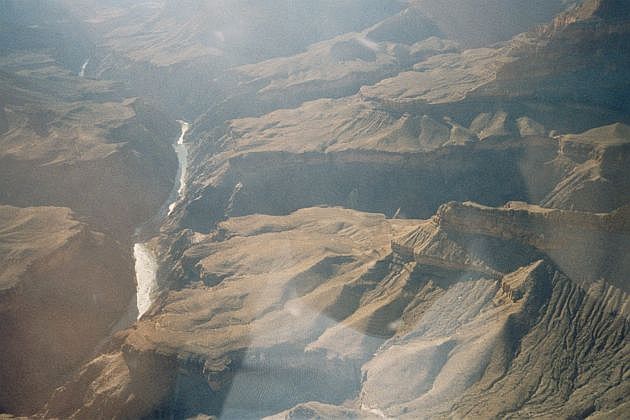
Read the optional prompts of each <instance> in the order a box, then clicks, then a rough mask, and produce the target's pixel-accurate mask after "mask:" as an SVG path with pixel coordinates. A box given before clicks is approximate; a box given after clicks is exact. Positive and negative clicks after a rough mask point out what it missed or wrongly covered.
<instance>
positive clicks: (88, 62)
mask: <svg viewBox="0 0 630 420" xmlns="http://www.w3.org/2000/svg"><path fill="white" fill-rule="evenodd" d="M88 64H90V59H89V58H88V59H87V60H85V62H84V63H83V65H82V66H81V71H80V72H79V77H85V69H86V68H87V66H88Z"/></svg>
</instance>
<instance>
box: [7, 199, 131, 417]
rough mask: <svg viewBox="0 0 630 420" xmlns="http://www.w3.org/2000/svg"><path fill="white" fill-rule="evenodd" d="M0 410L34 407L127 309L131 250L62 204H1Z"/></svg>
mask: <svg viewBox="0 0 630 420" xmlns="http://www.w3.org/2000/svg"><path fill="white" fill-rule="evenodd" d="M0 267H2V269H1V270H0V336H1V337H2V341H3V345H2V363H1V364H0V383H1V384H2V386H1V387H0V411H2V412H5V411H8V412H12V413H15V414H18V413H19V414H32V413H33V412H34V411H35V410H37V408H38V407H40V406H41V405H42V404H43V402H44V401H45V400H46V399H47V398H48V397H49V395H50V394H51V393H52V391H53V390H54V389H55V388H56V386H58V385H59V384H60V383H61V380H62V378H63V377H64V375H66V374H68V373H69V372H70V371H71V370H72V369H73V368H74V367H75V366H76V365H77V364H79V363H81V362H83V361H84V359H85V358H86V357H88V356H89V355H90V354H91V353H92V352H93V350H94V348H95V347H96V345H97V344H98V342H99V341H100V340H102V339H103V337H105V336H106V335H107V334H108V332H109V330H110V329H111V327H112V325H113V324H114V323H116V321H118V319H119V318H120V317H121V316H122V314H123V313H124V312H125V311H126V310H127V305H128V303H129V301H130V300H131V297H132V295H133V292H134V286H133V284H134V282H133V279H134V274H133V267H132V261H131V259H130V258H129V255H128V254H127V253H126V252H125V250H124V249H123V248H122V247H121V245H120V244H118V243H116V242H115V241H114V240H113V239H112V238H111V237H109V236H106V235H103V234H102V233H99V232H95V231H93V230H91V229H90V228H89V227H88V226H87V225H86V224H84V223H81V222H79V221H77V220H76V216H75V215H74V214H73V213H72V212H71V211H70V210H69V209H66V208H59V207H32V208H17V207H10V206H0Z"/></svg>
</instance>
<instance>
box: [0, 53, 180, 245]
mask: <svg viewBox="0 0 630 420" xmlns="http://www.w3.org/2000/svg"><path fill="white" fill-rule="evenodd" d="M20 57H22V58H20ZM0 67H1V68H3V69H5V72H2V73H0V89H1V90H2V110H3V120H4V122H5V123H4V129H3V130H2V131H1V132H0V203H3V204H9V205H15V206H21V207H28V206H37V205H54V206H62V207H70V208H72V209H73V210H74V211H75V212H77V213H78V214H80V215H81V216H83V217H86V218H87V219H88V220H89V222H90V223H91V224H92V225H93V226H95V227H97V229H99V230H106V231H108V232H112V233H114V235H115V236H116V237H117V238H120V239H123V238H125V237H126V238H129V237H130V236H131V235H132V234H133V230H134V228H135V227H136V226H138V225H139V224H141V223H143V222H144V221H146V220H147V219H149V218H150V217H151V216H152V215H153V214H154V213H155V211H156V210H157V209H158V208H159V207H160V205H161V203H162V202H163V201H165V200H166V197H168V194H169V192H170V190H171V187H172V185H173V178H174V177H175V172H176V168H177V163H176V158H175V154H174V153H173V151H172V149H171V147H170V143H172V142H173V139H175V138H176V137H177V124H176V123H175V122H169V120H168V119H167V118H165V117H164V116H163V114H161V113H160V112H158V111H157V110H155V109H153V108H152V107H150V106H148V105H147V104H146V103H145V102H143V101H142V100H140V99H137V98H125V96H124V94H125V93H128V92H125V90H124V89H122V88H121V86H119V85H116V84H112V83H111V82H101V81H94V80H86V79H82V78H79V77H76V76H74V75H72V74H70V73H69V72H68V71H67V70H64V69H62V68H60V67H58V66H57V64H56V63H55V62H54V61H52V60H51V59H50V58H48V57H47V56H35V57H29V56H13V57H8V58H5V59H3V60H2V65H1V66H0ZM52 77H54V79H55V81H54V82H50V78H52Z"/></svg>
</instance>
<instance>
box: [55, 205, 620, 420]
mask: <svg viewBox="0 0 630 420" xmlns="http://www.w3.org/2000/svg"><path fill="white" fill-rule="evenodd" d="M626 213H627V212H626ZM623 214H625V213H623ZM626 216H627V215H626ZM555 220H560V222H559V224H558V225H556V224H553V222H552V221H555ZM548 224H553V225H554V229H558V230H559V231H560V232H562V233H563V234H565V235H570V236H571V238H568V239H567V240H570V242H569V243H570V247H569V248H568V249H567V250H563V252H564V251H566V254H565V253H563V252H561V253H560V254H556V253H555V252H556V249H555V248H554V245H553V244H555V242H554V240H553V235H550V236H551V237H550V239H549V240H548V241H545V240H542V239H540V238H539V236H538V232H539V231H541V230H544V229H545V227H546V226H548ZM578 226H580V227H581V230H580V229H578ZM627 226H628V225H627V220H625V216H623V215H621V213H613V214H608V215H589V214H584V213H575V212H574V213H571V212H566V211H561V210H545V209H542V208H540V207H536V206H526V205H521V204H517V203H514V204H511V205H509V206H506V207H505V208H487V207H483V206H479V205H473V204H457V203H452V204H448V205H445V206H444V207H442V208H441V209H440V211H439V212H438V214H437V215H436V216H435V217H434V218H433V219H430V220H427V221H414V220H387V219H384V218H383V217H382V216H377V215H372V214H365V213H358V212H355V211H351V210H344V209H335V208H312V209H304V210H300V211H298V212H296V213H293V214H291V215H288V216H260V215H255V216H247V217H241V218H234V219H229V220H227V221H226V222H224V223H221V224H220V225H219V228H218V230H217V231H216V232H214V233H213V234H211V235H209V236H206V235H200V234H196V235H195V237H194V239H192V241H191V243H192V245H190V246H189V247H188V249H187V250H186V251H185V252H184V253H183V255H182V257H181V259H180V260H179V261H180V265H179V266H178V268H177V270H179V272H180V276H183V277H184V278H186V279H187V282H185V283H182V284H180V286H179V288H178V290H172V291H170V292H167V293H165V294H164V295H163V296H162V298H161V299H162V300H161V303H160V305H159V306H158V307H156V308H155V309H154V310H153V312H152V313H150V314H149V315H148V316H147V317H145V318H144V319H143V320H142V321H141V322H140V323H139V324H138V325H137V326H136V327H134V329H132V330H129V331H127V332H125V333H123V334H120V335H119V336H118V338H117V339H116V340H115V341H114V342H113V343H112V347H111V348H110V349H109V350H108V351H107V352H106V353H105V354H103V355H102V356H101V357H100V358H99V359H97V360H95V361H94V362H91V363H90V364H89V365H86V366H85V367H84V368H83V369H82V370H81V372H79V373H78V374H77V375H76V376H75V377H74V379H72V380H71V381H70V382H69V383H68V384H67V385H66V386H65V387H64V388H60V389H59V390H58V391H57V393H56V395H55V396H54V397H53V399H52V400H51V401H50V402H49V404H48V406H47V411H46V412H45V414H46V415H48V416H70V415H75V416H78V417H85V416H90V415H92V414H93V413H92V412H91V411H89V410H91V408H90V407H93V406H95V404H96V406H98V407H99V408H100V409H102V407H108V409H107V410H111V411H107V412H106V414H105V416H107V417H110V416H115V417H125V416H128V415H130V413H135V414H137V413H142V414H143V415H147V414H149V413H154V414H155V413H161V414H163V415H174V416H176V417H185V416H191V415H196V414H199V413H204V414H211V415H212V414H214V415H219V414H221V415H222V417H225V418H243V417H251V416H253V417H259V416H264V415H271V414H273V412H274V410H276V411H277V412H280V411H282V410H290V411H288V412H285V413H284V414H281V415H280V418H292V417H291V416H296V415H299V414H300V413H312V415H317V414H318V413H345V414H344V415H348V416H357V417H366V416H367V417H369V416H379V415H380V416H383V415H385V416H392V417H408V418H417V417H418V416H420V417H422V416H443V415H448V414H449V413H457V415H461V416H466V415H475V416H481V417H493V416H499V415H508V414H513V415H533V414H536V413H549V412H552V413H554V415H557V416H561V417H562V416H580V415H584V413H589V414H595V413H599V414H605V413H608V412H609V411H610V410H615V409H618V407H619V404H620V401H622V399H623V397H622V396H623V395H624V394H626V393H627V387H626V383H627V380H625V379H624V375H625V373H623V369H620V366H622V364H623V360H625V359H626V358H627V357H628V352H629V351H630V348H629V347H628V343H627V340H625V339H624V337H625V335H626V334H627V330H628V327H629V326H630V325H629V322H630V321H629V318H628V302H629V301H628V294H627V291H624V290H623V289H620V286H621V287H623V288H625V286H626V283H627V282H625V281H624V280H623V277H619V276H618V277H615V276H617V275H618V274H621V273H623V272H626V271H627V270H624V269H622V270H621V271H620V272H619V273H617V272H615V270H610V269H609V267H607V266H606V265H605V264H593V258H597V256H594V255H593V254H592V253H590V254H586V255H585V254H582V255H580V251H583V250H585V249H586V248H587V246H589V245H592V235H591V233H592V232H599V233H600V234H602V235H604V236H605V238H606V239H611V238H612V239H614V240H616V244H617V247H618V250H619V253H618V254H616V255H617V257H616V258H615V260H616V261H618V262H619V264H622V265H623V264H626V265H627V263H628V261H627V258H626V255H627V251H628V248H629V243H630V242H628V240H627V239H628V237H629V232H628V227H627ZM620 238H625V240H621V239H620ZM389 241H391V242H389ZM392 244H393V245H392ZM405 249H410V252H405V251H404V250H405ZM410 255H411V256H412V257H411V258H410ZM567 255H569V256H570V257H575V258H579V257H587V258H591V263H592V265H593V266H594V267H596V268H595V269H590V271H580V267H584V266H579V265H575V264H574V262H575V261H573V260H567V259H566V256H567ZM601 258H602V262H605V261H606V259H607V258H608V254H604V255H603V256H602V257H601ZM567 264H568V265H567ZM563 267H566V268H567V269H568V270H569V272H567V271H565V270H564V269H563ZM574 276H576V277H578V278H577V279H574V278H573V277H574ZM620 281H621V284H619V282H620ZM615 283H617V284H615ZM550 329H553V332H550ZM558 352H560V353H558ZM554 354H562V357H555V356H554ZM541 355H544V357H541ZM107 360H109V362H107ZM114 361H115V362H114ZM112 365H114V366H118V367H117V368H116V370H117V372H118V374H116V375H113V376H112V375H111V373H110V372H111V369H112V368H111V366H112ZM168 366H170V368H168V369H170V370H167V371H162V370H163V369H167V367H168ZM158 367H159V368H158ZM154 374H159V375H160V378H161V379H160V381H156V382H155V383H153V382H150V383H145V382H143V384H144V386H143V387H142V389H143V391H144V392H146V394H144V395H145V396H143V397H142V398H139V397H137V396H134V394H132V389H133V386H132V385H131V384H133V383H137V382H138V381H143V380H145V379H146V378H149V377H152V375H154ZM105 378H107V384H108V385H109V386H113V387H114V388H115V389H116V390H118V391H117V392H115V393H111V392H109V389H108V388H99V387H102V386H103V385H99V384H104V383H105V382H104V381H105ZM142 378H144V379H142ZM166 378H170V379H169V382H168V383H165V381H166ZM401 378H404V380H401ZM612 378H614V379H612ZM86 383H91V384H92V385H90V390H89V391H87V392H85V391H84V392H80V390H81V388H82V386H83V385H81V384H86ZM604 383H606V384H607V385H606V386H604V385H603V384H604ZM287 386H290V387H291V392H286V391H285V390H286V387H287ZM165 387H166V388H165ZM165 389H167V390H166V391H165ZM587 395H588V397H586V396H587ZM620 399H621V400H620ZM309 400H314V401H318V403H308V404H304V403H305V402H307V401H309ZM346 400H351V401H352V404H349V405H348V404H347V403H346V405H345V407H344V408H342V407H341V403H342V402H343V401H346ZM298 403H300V404H301V405H297V406H296V407H295V408H293V409H290V407H291V406H292V405H293V404H298ZM331 404H332V405H331ZM138 406H140V407H142V410H143V411H139V412H138V411H133V410H138ZM335 406H337V407H335ZM156 410H157V411H156ZM91 413H92V414H91Z"/></svg>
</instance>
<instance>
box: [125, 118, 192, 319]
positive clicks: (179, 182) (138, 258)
mask: <svg viewBox="0 0 630 420" xmlns="http://www.w3.org/2000/svg"><path fill="white" fill-rule="evenodd" d="M178 122H179V124H180V126H181V133H180V136H179V138H178V140H177V144H174V145H173V148H174V149H175V153H176V154H177V160H178V162H179V169H178V172H177V173H178V177H177V178H176V183H175V186H174V187H173V188H174V192H171V195H170V196H169V199H168V200H167V202H166V203H165V205H164V206H162V208H161V209H160V211H159V213H158V216H157V218H158V219H160V218H162V217H164V210H163V209H164V208H168V214H171V212H172V211H173V209H174V208H175V206H176V205H177V203H178V202H179V200H181V198H182V197H183V196H184V192H185V188H186V185H185V182H184V181H185V179H186V170H187V167H188V151H187V148H186V145H185V144H184V136H185V135H186V133H187V132H188V130H189V128H190V124H188V123H187V122H185V121H178ZM141 232H142V227H140V228H138V229H136V233H137V234H141ZM133 256H134V259H135V270H136V307H137V309H138V319H140V317H141V316H142V315H144V314H145V312H146V311H148V310H149V308H150V307H151V304H152V303H153V298H154V297H155V294H156V292H157V291H158V284H157V271H158V263H157V258H156V255H155V252H153V250H152V249H151V247H150V246H149V244H148V243H141V242H138V243H136V244H135V245H134V247H133Z"/></svg>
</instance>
